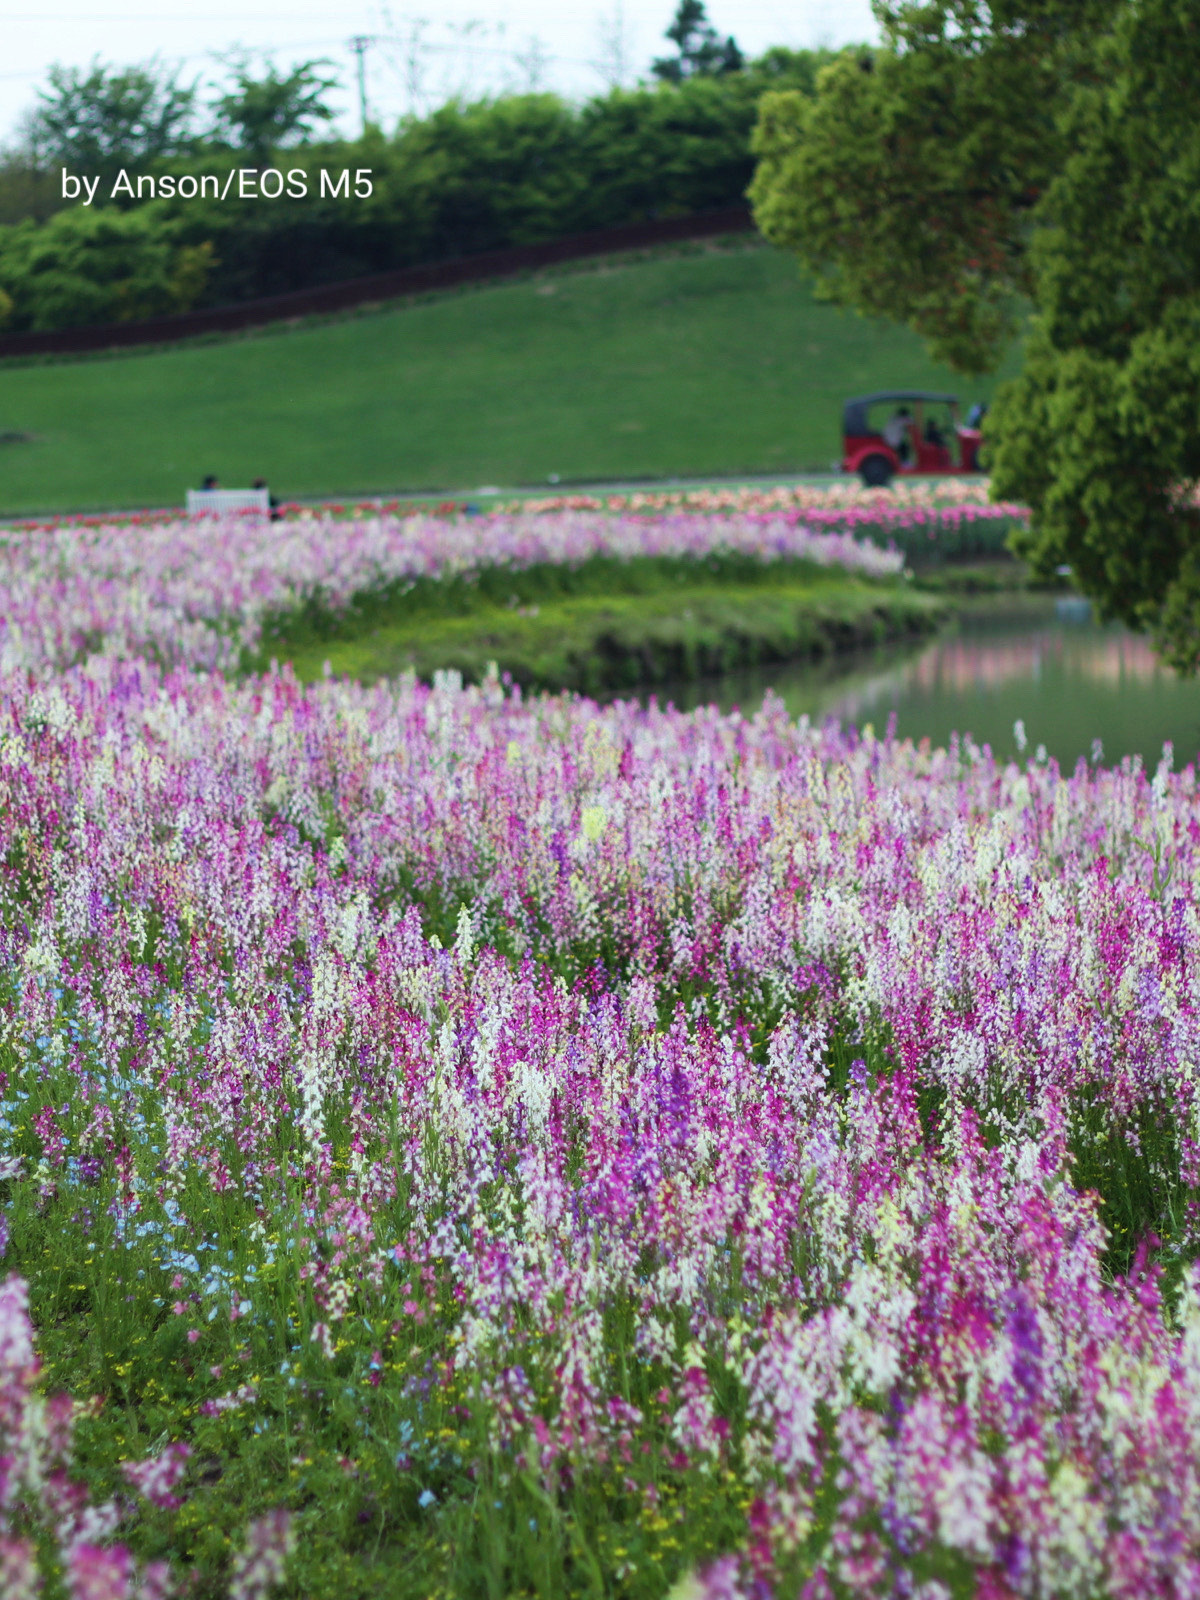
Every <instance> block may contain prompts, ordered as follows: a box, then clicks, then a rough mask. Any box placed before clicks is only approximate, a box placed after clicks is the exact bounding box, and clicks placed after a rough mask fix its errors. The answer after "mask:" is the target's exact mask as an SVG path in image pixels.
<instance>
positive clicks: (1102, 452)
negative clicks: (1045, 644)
mask: <svg viewBox="0 0 1200 1600" xmlns="http://www.w3.org/2000/svg"><path fill="white" fill-rule="evenodd" d="M876 10H877V14H878V15H879V19H880V23H881V27H882V32H883V43H882V45H881V47H880V48H879V49H876V50H873V51H870V52H857V53H847V54H845V55H843V56H842V57H841V58H840V59H839V60H838V61H836V62H835V63H833V64H832V65H831V66H830V67H829V68H828V69H826V71H825V73H824V74H823V75H822V77H821V79H820V82H819V86H818V93H817V95H816V97H815V99H807V98H805V97H802V96H796V95H789V94H786V93H785V94H773V95H768V96H767V97H765V99H764V101H763V104H762V107H761V111H760V121H759V127H758V131H757V135H756V148H757V151H758V154H759V157H760V162H759V167H758V170H757V173H756V176H755V180H754V183H753V185H752V189H751V198H752V201H753V203H754V206H755V212H756V215H757V217H758V220H759V223H760V226H761V227H762V229H763V231H764V233H766V234H767V236H768V237H769V238H771V239H773V240H775V241H776V242H777V243H780V244H783V245H786V246H788V247H790V248H792V249H793V250H795V252H796V253H797V254H798V255H799V257H800V258H801V260H802V262H803V263H804V264H805V265H806V266H807V267H808V268H809V269H810V270H812V271H813V272H815V273H816V274H817V275H818V278H819V279H820V281H821V282H822V283H823V284H824V286H825V290H826V292H827V293H828V294H829V295H830V296H831V297H832V298H833V299H835V300H837V301H838V302H840V303H842V304H845V305H848V306H853V307H856V308H857V309H859V310H861V311H863V312H866V313H868V314H871V315H883V316H890V317H893V318H896V319H898V320H901V321H904V322H907V323H909V324H910V325H911V326H912V327H914V328H915V329H917V330H918V331H919V332H920V333H922V334H923V335H924V336H925V337H926V338H927V340H928V341H929V343H930V345H931V347H932V349H933V350H934V351H935V352H936V353H937V354H938V355H939V356H940V357H942V358H943V359H947V360H949V361H950V362H951V363H952V364H953V365H955V366H956V367H958V368H959V369H960V370H962V371H964V372H968V373H971V372H982V371H986V370H988V369H990V368H992V367H993V366H994V365H995V364H996V362H997V360H998V359H999V356H1000V355H1001V353H1002V352H1003V350H1004V348H1005V347H1006V345H1008V344H1009V342H1010V341H1011V340H1012V338H1013V336H1014V334H1015V333H1016V332H1017V331H1018V329H1019V328H1020V327H1021V326H1022V325H1023V324H1024V325H1025V329H1026V342H1025V352H1026V353H1025V362H1024V368H1023V371H1022V374H1021V376H1020V377H1019V378H1018V379H1016V380H1015V381H1014V382H1013V383H1012V384H1010V385H1007V386H1006V387H1005V388H1004V389H1002V390H1001V394H1000V397H999V399H998V401H997V403H996V405H995V407H994V408H993V412H992V415H991V417H990V418H989V419H988V441H989V445H990V448H991V451H992V456H993V461H994V474H993V476H994V484H995V488H996V491H997V493H999V494H1002V495H1004V496H1012V497H1018V498H1021V499H1023V500H1025V501H1026V502H1027V503H1028V504H1029V505H1030V506H1031V508H1032V511H1033V521H1032V526H1031V529H1030V531H1029V533H1028V534H1027V535H1026V536H1025V537H1024V538H1023V540H1022V542H1021V548H1022V550H1023V552H1024V553H1025V554H1027V555H1028V556H1030V557H1031V558H1032V560H1033V562H1034V564H1035V566H1037V567H1038V568H1040V569H1042V570H1046V569H1049V568H1053V567H1054V566H1056V565H1058V564H1060V563H1063V562H1066V563H1069V564H1070V566H1071V567H1072V568H1073V570H1074V572H1075V573H1076V575H1077V578H1078V581H1079V582H1080V584H1081V585H1082V587H1083V589H1084V590H1085V592H1087V593H1088V594H1090V595H1091V596H1093V598H1095V599H1096V600H1097V601H1098V602H1099V604H1100V606H1101V609H1102V610H1103V612H1104V613H1105V614H1106V615H1109V616H1115V617H1119V618H1121V619H1122V620H1124V621H1126V622H1128V623H1130V624H1132V625H1133V626H1135V627H1138V628H1142V629H1146V630H1149V631H1150V632H1152V633H1153V634H1155V635H1156V637H1157V640H1158V642H1159V644H1160V646H1161V648H1162V649H1163V650H1164V652H1165V653H1166V654H1167V656H1168V657H1169V659H1171V660H1173V661H1174V662H1175V663H1176V664H1178V665H1180V666H1183V667H1188V668H1192V667H1195V666H1196V665H1197V664H1200V508H1198V506H1197V481H1198V480H1200V10H1198V9H1197V7H1196V4H1195V0H993V3H992V4H991V5H985V4H983V3H981V0H926V3H916V0H899V3H896V4H893V5H882V4H881V5H878V6H877V7H876ZM1030 308H1032V310H1030Z"/></svg>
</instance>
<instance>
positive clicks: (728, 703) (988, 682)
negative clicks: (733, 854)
mask: <svg viewBox="0 0 1200 1600" xmlns="http://www.w3.org/2000/svg"><path fill="white" fill-rule="evenodd" d="M768 688H772V689H774V690H775V692H776V693H777V694H779V695H781V696H782V697H783V699H784V701H785V703H786V705H787V707H788V710H789V711H790V712H791V713H792V715H793V716H800V715H801V714H803V713H807V715H808V716H810V717H813V718H815V719H822V718H825V717H836V718H838V719H839V720H840V721H843V722H852V723H856V724H858V725H860V726H861V725H863V724H864V723H868V722H869V723H872V724H873V725H874V726H875V727H876V728H877V729H879V730H882V729H883V727H884V726H885V725H886V723H887V720H888V717H889V716H890V715H891V714H892V713H893V712H894V713H895V716H896V727H897V732H898V733H899V734H900V735H901V737H909V738H913V739H923V738H928V739H930V740H931V741H932V742H933V743H934V744H935V745H937V744H945V743H946V741H947V740H948V739H949V737H950V735H951V733H953V732H958V733H962V734H970V735H971V736H972V738H974V739H975V740H976V742H978V743H980V744H985V743H986V744H989V745H991V747H992V749H993V750H994V751H995V752H996V754H997V755H999V756H1005V757H1007V756H1010V755H1014V754H1015V753H1016V750H1015V744H1014V738H1013V724H1014V723H1015V722H1016V720H1017V719H1018V718H1020V719H1021V720H1022V721H1023V722H1024V724H1025V728H1026V731H1027V734H1028V738H1029V742H1030V748H1031V749H1033V748H1035V747H1036V746H1037V745H1038V744H1044V745H1045V747H1046V749H1047V751H1048V753H1049V754H1050V755H1052V756H1055V757H1056V758H1057V759H1058V761H1059V762H1060V764H1062V765H1063V766H1064V767H1071V766H1074V764H1075V762H1076V760H1078V758H1079V757H1080V756H1088V755H1090V753H1091V750H1092V744H1093V741H1094V740H1096V739H1099V740H1100V741H1101V743H1102V745H1103V749H1104V759H1105V760H1106V761H1110V762H1111V761H1117V760H1119V759H1120V758H1121V757H1122V756H1125V755H1134V754H1140V755H1141V756H1142V758H1143V760H1145V761H1146V762H1147V763H1149V764H1153V763H1154V762H1157V760H1158V757H1159V755H1160V753H1161V751H1162V746H1163V743H1164V741H1165V740H1168V739H1169V740H1170V741H1171V742H1172V743H1173V744H1174V746H1175V754H1176V762H1177V765H1182V764H1183V763H1184V762H1185V761H1189V760H1192V759H1193V758H1194V757H1195V756H1196V755H1197V752H1198V751H1200V681H1197V680H1191V679H1180V678H1178V677H1177V676H1176V675H1175V674H1174V673H1173V672H1171V671H1169V670H1168V669H1167V668H1165V667H1163V666H1162V664H1161V663H1160V662H1159V661H1158V660H1157V658H1156V657H1155V655H1154V653H1153V651H1152V650H1151V649H1150V646H1149V644H1148V643H1147V641H1146V640H1145V639H1143V638H1141V637H1139V636H1136V635H1134V634H1131V633H1129V632H1127V631H1126V630H1125V629H1124V628H1119V627H1100V626H1099V625H1098V624H1096V623H1095V622H1094V621H1093V620H1092V617H1091V614H1090V611H1089V609H1088V607H1087V604H1086V602H1081V601H1079V600H1076V599H1074V598H1067V599H1065V600H1064V599H1060V600H1058V601H1054V600H1051V599H1047V600H1045V601H1043V602H1038V603H1031V602H1028V601H1027V602H1024V603H1023V604H1021V605H1020V606H1011V605H1010V606H1008V607H997V605H996V604H995V602H992V603H991V604H989V605H988V606H986V607H981V608H979V609H974V610H969V611H967V612H966V613H965V614H964V615H963V616H962V618H961V619H960V621H959V623H958V625H957V627H956V629H955V630H954V631H953V632H949V633H946V634H943V635H942V636H940V637H939V638H938V639H936V640H934V641H933V642H932V643H929V644H926V645H924V646H920V645H918V646H915V647H908V648H903V649H899V650H885V651H873V652H870V653H869V654H867V655H860V656H858V657H856V658H845V659H842V660H840V661H838V662H835V663H827V664H824V665H821V666H817V667H811V666H809V667H783V668H777V669H772V670H766V671H757V672H743V673H732V674H729V675H728V676H727V677H722V678H717V679H710V680H708V681H707V682H705V683H693V684H689V685H680V686H679V687H678V689H673V690H672V691H671V692H670V694H669V695H663V694H660V697H659V698H660V700H662V699H666V698H670V699H672V700H674V702H675V704H676V705H678V706H680V707H685V706H693V705H699V704H704V703H716V704H718V705H720V706H721V707H722V708H724V709H726V710H728V709H730V708H731V707H732V706H734V705H739V706H741V708H742V709H743V710H744V711H750V710H753V709H755V708H756V707H757V706H758V705H759V704H760V703H761V701H762V697H763V694H764V693H765V691H766V690H767V689H768Z"/></svg>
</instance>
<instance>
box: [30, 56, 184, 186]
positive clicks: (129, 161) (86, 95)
mask: <svg viewBox="0 0 1200 1600" xmlns="http://www.w3.org/2000/svg"><path fill="white" fill-rule="evenodd" d="M49 77H50V86H49V88H48V89H42V90H39V91H38V106H37V109H36V111H35V112H34V114H33V117H32V119H31V122H30V128H29V136H30V140H31V142H32V144H33V146H34V147H35V148H36V149H37V151H38V152H39V154H40V155H41V156H42V157H43V159H45V160H47V161H48V162H49V163H50V164H51V165H55V164H59V163H61V164H62V165H63V166H67V167H71V168H73V169H74V170H75V171H77V172H80V171H82V172H87V173H95V174H99V175H100V176H101V177H103V178H107V177H109V176H111V175H112V174H113V173H115V172H117V171H119V169H120V168H122V167H131V166H135V165H137V164H138V163H139V162H145V161H153V160H157V159H159V158H161V157H164V156H172V155H177V154H179V153H180V152H182V151H184V150H186V149H187V148H188V145H189V142H190V127H191V121H192V117H193V114H194V112H195V104H196V86H195V84H191V85H187V84H181V83H180V81H179V73H178V72H170V71H168V70H167V69H166V68H165V67H162V66H160V65H159V63H158V62H156V61H149V62H147V63H145V64H144V65H142V66H138V67H108V66H105V65H104V64H103V63H102V62H100V61H99V60H94V61H93V62H92V64H91V66H90V67H88V69H87V70H86V72H85V71H81V70H80V69H79V68H78V67H63V66H53V67H51V68H50V73H49Z"/></svg>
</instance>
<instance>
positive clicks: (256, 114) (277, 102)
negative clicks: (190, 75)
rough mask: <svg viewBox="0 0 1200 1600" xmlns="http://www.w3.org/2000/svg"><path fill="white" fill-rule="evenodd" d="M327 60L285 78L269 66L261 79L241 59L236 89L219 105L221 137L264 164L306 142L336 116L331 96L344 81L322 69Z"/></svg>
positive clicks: (300, 64)
mask: <svg viewBox="0 0 1200 1600" xmlns="http://www.w3.org/2000/svg"><path fill="white" fill-rule="evenodd" d="M328 65H329V63H328V62H327V61H301V62H298V63H297V64H296V66H294V67H293V68H292V70H291V71H290V72H289V73H287V74H286V75H285V74H282V73H279V72H277V71H276V70H275V67H274V66H273V65H268V67H267V70H266V72H265V74H264V75H263V76H262V77H255V76H254V72H253V68H252V65H251V63H250V61H249V60H248V59H247V58H246V57H244V56H241V57H235V58H234V60H233V61H232V62H231V66H232V68H233V78H234V88H233V89H232V90H231V91H230V92H229V93H228V94H223V95H221V96H220V97H219V98H218V99H217V100H215V101H214V102H213V109H214V110H215V111H216V113H217V121H216V130H215V131H216V133H217V135H218V137H223V138H226V139H228V141H229V142H230V143H231V144H232V145H234V146H235V148H237V149H239V150H244V151H245V152H246V154H247V155H248V156H249V157H251V159H252V160H254V161H256V162H258V163H259V164H260V165H262V164H264V163H265V162H267V161H269V160H270V157H271V152H272V151H273V150H277V149H280V148H281V147H282V146H285V145H289V144H301V143H304V142H305V141H306V140H307V138H308V137H309V135H310V134H311V133H312V131H313V128H314V126H315V125H316V124H317V123H319V122H326V123H328V122H332V121H333V117H334V113H333V112H332V111H331V110H330V109H329V107H328V106H327V105H326V104H325V96H326V95H327V94H329V92H330V91H331V90H333V89H336V88H337V85H338V80H337V79H336V78H334V77H329V76H325V75H323V74H322V73H321V72H320V71H319V70H318V69H319V68H321V67H327V66H328Z"/></svg>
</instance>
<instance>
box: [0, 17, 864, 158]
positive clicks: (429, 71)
mask: <svg viewBox="0 0 1200 1600" xmlns="http://www.w3.org/2000/svg"><path fill="white" fill-rule="evenodd" d="M7 4H9V5H12V6H13V8H14V9H13V11H12V12H9V13H8V14H7V15H3V16H0V24H2V27H3V39H4V48H3V51H2V52H0V139H8V138H9V137H11V136H12V134H13V132H14V129H15V127H16V125H17V122H18V119H19V117H20V115H21V113H22V112H23V111H25V110H27V109H28V107H29V106H31V105H32V104H33V103H34V100H35V96H36V91H37V88H38V86H39V85H40V84H44V83H45V82H46V73H47V71H48V69H49V67H50V66H51V65H52V64H53V63H54V62H61V63H63V64H64V65H67V66H80V67H83V66H86V65H87V64H88V63H89V62H90V61H91V60H92V58H93V57H94V56H99V57H100V58H101V60H103V61H106V62H112V63H119V64H120V65H123V66H124V65H130V64H132V63H134V62H140V61H145V60H146V59H147V58H148V57H150V56H153V55H157V56H158V57H159V58H160V60H162V61H164V62H168V63H170V64H172V65H175V64H177V63H178V64H180V65H182V66H183V68H184V69H185V75H186V76H187V77H188V78H194V77H196V76H200V77H202V78H204V79H205V80H212V79H218V78H219V77H220V75H221V65H220V61H219V59H218V57H219V55H220V54H221V53H222V52H225V51H229V50H231V49H234V48H236V47H239V46H240V47H242V48H244V49H247V50H252V51H256V52H257V51H264V52H269V53H270V54H271V56H272V58H273V59H274V61H275V62H276V64H277V65H278V66H280V67H285V68H286V67H288V66H290V65H292V64H293V63H294V62H295V61H298V60H304V59H309V58H311V57H314V56H324V57H327V58H328V59H329V60H330V61H331V62H332V63H333V65H334V68H335V70H336V71H337V73H338V74H339V76H340V78H341V81H342V85H343V88H342V91H341V93H340V94H339V96H338V98H337V102H336V103H337V107H338V110H339V112H340V114H341V121H340V124H339V126H340V128H341V129H342V131H345V132H351V131H354V130H356V128H357V125H358V111H357V103H358V101H357V88H356V77H355V56H354V53H353V51H352V49H351V47H350V40H351V38H352V37H353V36H355V35H361V36H363V37H365V38H367V39H368V40H369V41H370V42H369V43H368V44H367V46H366V48H365V53H364V61H365V65H366V87H367V99H368V107H369V111H370V114H371V115H372V117H374V118H375V120H377V121H379V122H381V123H382V124H383V125H384V127H385V128H387V129H389V130H390V129H391V127H392V126H393V124H394V123H395V121H396V119H397V118H398V117H400V116H401V115H403V114H404V113H405V112H406V111H410V110H417V111H420V110H425V109H428V108H429V107H430V106H432V105H437V104H440V103H441V102H442V101H444V100H446V99H447V98H449V97H450V96H451V95H452V94H456V93H458V94H465V95H468V96H471V95H476V96H477V95H482V94H486V93H494V92H497V91H500V90H503V89H516V88H527V87H529V86H530V85H531V84H532V85H534V86H538V87H544V88H549V89H556V90H559V91H560V92H561V93H563V94H566V95H570V96H575V97H583V96H587V95H590V94H595V93H598V92H601V91H602V90H603V89H604V87H605V82H606V78H607V79H610V80H611V79H612V78H614V77H622V78H624V80H625V81H627V82H635V81H636V80H637V79H638V78H639V77H643V76H645V75H646V74H647V73H648V71H649V65H650V62H651V60H652V59H653V57H654V56H656V55H659V54H663V53H666V52H667V50H668V46H667V45H666V42H665V41H664V39H663V37H662V35H663V30H664V29H665V28H666V27H667V26H668V24H669V23H670V20H671V17H672V15H673V14H674V10H675V5H676V0H574V3H573V4H570V5H566V4H563V0H506V3H500V0H428V3H422V0H414V3H413V4H412V5H411V6H406V5H405V0H394V3H391V4H388V3H387V0H342V3H340V4H339V5H337V6H336V7H327V8H326V9H324V10H322V9H321V8H320V7H319V6H317V5H316V4H314V3H313V0H245V6H244V8H243V9H241V10H238V9H237V8H236V7H235V6H233V5H231V4H230V3H229V0H209V6H208V7H202V6H201V7H198V6H196V5H195V4H190V5H189V4H185V3H184V0H158V4H157V5H156V6H155V7H154V9H153V10H152V9H151V8H150V5H149V4H147V0H112V3H111V4H110V5H108V6H102V5H98V4H96V5H93V4H88V3H87V0H73V3H72V0H45V7H44V9H41V10H35V9H34V7H33V5H32V4H30V0H7ZM708 12H709V17H710V19H711V21H712V23H713V24H714V26H715V27H716V28H718V29H719V30H720V32H721V33H722V34H727V33H732V34H733V35H734V37H735V38H736V39H737V42H738V44H739V45H741V47H742V49H743V50H744V51H746V52H747V53H749V54H757V53H758V52H760V51H762V50H765V49H766V48H767V47H768V46H769V45H774V44H785V45H792V46H793V47H803V46H812V45H818V44H830V45H838V44H848V43H853V42H857V41H859V40H863V39H871V38H874V37H875V36H876V32H875V27H874V23H873V19H872V16H871V7H870V3H869V0H709V6H708Z"/></svg>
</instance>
